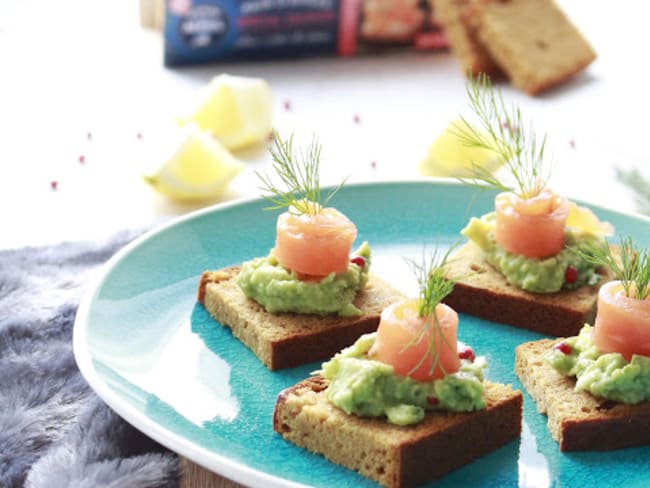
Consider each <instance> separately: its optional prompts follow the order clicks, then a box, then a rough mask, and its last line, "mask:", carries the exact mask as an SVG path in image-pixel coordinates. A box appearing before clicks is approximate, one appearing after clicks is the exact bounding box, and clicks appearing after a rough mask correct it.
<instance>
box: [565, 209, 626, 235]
mask: <svg viewBox="0 0 650 488" xmlns="http://www.w3.org/2000/svg"><path fill="white" fill-rule="evenodd" d="M566 226H567V227H572V228H574V229H577V230H580V231H583V232H587V233H589V234H596V235H603V236H613V235H614V226H613V225H612V224H610V223H609V222H602V221H601V220H599V219H598V217H596V214H595V213H593V212H592V211H591V209H589V208H587V207H580V206H578V205H576V204H575V203H574V202H570V203H569V216H568V217H567V221H566Z"/></svg>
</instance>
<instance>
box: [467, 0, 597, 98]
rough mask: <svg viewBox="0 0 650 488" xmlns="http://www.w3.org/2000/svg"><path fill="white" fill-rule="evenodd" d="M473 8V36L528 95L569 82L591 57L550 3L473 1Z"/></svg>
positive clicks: (543, 0)
mask: <svg viewBox="0 0 650 488" xmlns="http://www.w3.org/2000/svg"><path fill="white" fill-rule="evenodd" d="M472 6H473V9H474V15H473V16H472V19H474V21H475V22H476V23H477V25H476V32H477V37H478V38H479V39H480V41H481V43H482V44H483V46H484V47H485V49H486V50H487V51H488V52H489V54H490V56H491V57H492V59H494V60H495V61H496V63H497V64H498V65H499V66H500V67H501V69H503V71H504V72H505V73H506V74H507V75H508V77H509V78H510V80H511V82H512V84H513V85H515V86H516V87H518V88H520V89H522V90H523V91H525V92H526V93H528V94H529V95H537V94H539V93H540V92H542V91H545V90H548V89H549V88H552V87H554V86H556V85H558V84H560V83H563V82H565V81H567V80H569V79H570V78H572V77H573V76H575V75H576V74H577V73H579V72H580V71H582V70H583V69H584V68H586V67H587V66H588V65H589V64H590V63H591V62H592V61H593V60H594V59H595V58H596V53H595V52H594V50H593V48H592V47H591V46H590V45H589V43H588V42H587V41H586V39H585V38H584V37H583V36H582V34H581V33H580V32H579V31H578V30H577V29H576V27H575V26H574V25H573V24H572V23H571V21H570V20H569V19H568V18H567V16H566V14H565V13H564V12H563V11H562V10H561V9H560V8H559V7H558V6H557V4H556V3H555V2H554V1H553V0H534V1H531V0H508V1H507V2H504V1H499V0H474V1H473V3H472Z"/></svg>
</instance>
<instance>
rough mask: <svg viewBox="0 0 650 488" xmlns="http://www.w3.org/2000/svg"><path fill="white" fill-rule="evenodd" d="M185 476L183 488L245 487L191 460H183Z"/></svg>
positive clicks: (182, 480)
mask: <svg viewBox="0 0 650 488" xmlns="http://www.w3.org/2000/svg"><path fill="white" fill-rule="evenodd" d="M181 468H182V470H183V476H182V478H181V488H242V487H243V485H240V484H239V483H235V482H234V481H230V480H229V479H226V478H224V477H223V476H219V475H218V474H216V473H213V472H212V471H209V470H207V469H205V468H204V467H202V466H199V465H198V464H196V463H193V462H192V461H190V460H189V459H185V458H181Z"/></svg>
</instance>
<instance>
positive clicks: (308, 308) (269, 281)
mask: <svg viewBox="0 0 650 488" xmlns="http://www.w3.org/2000/svg"><path fill="white" fill-rule="evenodd" d="M354 255H355V256H361V257H362V258H363V259H364V264H363V266H359V265H358V264H355V263H352V262H350V264H349V265H348V269H347V270H346V271H345V272H343V273H330V274H329V275H328V276H326V277H324V278H323V279H321V280H320V281H307V280H300V279H299V278H298V277H297V275H296V273H295V272H294V271H291V270H288V269H286V268H284V267H282V266H280V265H279V264H278V260H277V259H276V258H275V256H274V255H273V251H271V252H270V253H269V255H268V256H266V257H261V258H255V259H252V260H251V261H247V262H245V263H244V264H243V265H242V267H241V271H240V272H239V276H238V278H237V284H238V285H239V287H240V288H241V289H242V291H243V292H244V294H245V295H246V296H247V297H249V298H252V299H253V300H255V301H256V302H258V303H259V304H261V305H262V306H263V307H264V308H265V309H266V311H267V312H271V313H275V312H297V313H313V314H328V313H337V314H338V315H340V316H345V317H348V316H357V315H361V310H359V309H358V308H357V307H355V306H354V303H352V302H353V301H354V298H355V296H356V294H357V291H359V290H360V289H362V288H363V287H364V286H365V285H366V283H367V281H368V270H369V268H370V246H369V245H368V243H367V242H364V243H363V244H362V245H361V246H360V247H359V249H357V250H356V252H355V253H354Z"/></svg>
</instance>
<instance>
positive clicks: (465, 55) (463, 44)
mask: <svg viewBox="0 0 650 488" xmlns="http://www.w3.org/2000/svg"><path fill="white" fill-rule="evenodd" d="M429 3H430V4H431V5H432V7H433V10H434V12H435V15H436V18H437V19H438V20H439V21H440V23H441V24H442V26H443V28H444V30H445V33H446V34H447V39H448V41H449V47H450V49H451V51H452V52H453V53H454V54H455V55H456V57H457V58H458V60H459V61H460V64H461V67H462V69H463V72H464V73H466V74H467V75H476V74H478V73H486V74H487V75H490V76H493V77H503V71H502V70H501V68H499V66H498V65H497V64H496V62H495V61H494V59H492V56H491V55H490V53H489V52H488V50H487V49H486V48H485V46H483V43H482V42H481V41H480V39H479V38H478V32H477V28H476V25H475V23H474V22H472V18H473V16H474V8H475V7H474V5H473V3H472V1H471V0H429Z"/></svg>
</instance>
